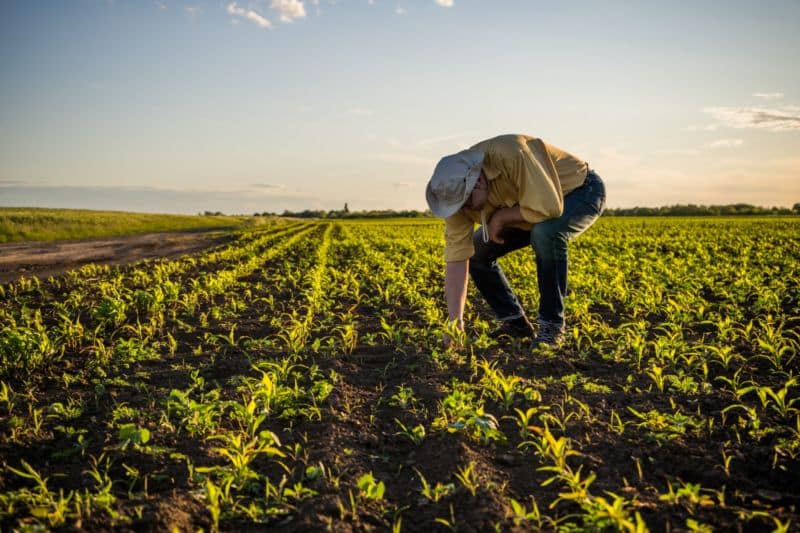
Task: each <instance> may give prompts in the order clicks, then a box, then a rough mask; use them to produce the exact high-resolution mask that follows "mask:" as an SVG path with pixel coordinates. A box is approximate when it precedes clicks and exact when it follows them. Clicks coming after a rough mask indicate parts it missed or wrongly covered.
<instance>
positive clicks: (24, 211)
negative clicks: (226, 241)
mask: <svg viewBox="0 0 800 533" xmlns="http://www.w3.org/2000/svg"><path fill="white" fill-rule="evenodd" d="M259 220H260V217H258V218H254V217H249V216H205V215H168V214H153V213H129V212H124V211H92V210H87V209H48V208H27V207H25V208H17V207H0V243H8V242H19V241H56V240H75V239H88V238H92V237H120V236H125V235H135V234H140V233H151V232H162V231H187V230H201V229H234V228H240V227H246V226H253V225H257V223H258V221H259Z"/></svg>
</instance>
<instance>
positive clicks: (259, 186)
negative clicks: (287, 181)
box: [248, 183, 287, 192]
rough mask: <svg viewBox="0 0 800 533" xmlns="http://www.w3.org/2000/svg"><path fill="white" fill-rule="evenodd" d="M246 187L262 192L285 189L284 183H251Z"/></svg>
mask: <svg viewBox="0 0 800 533" xmlns="http://www.w3.org/2000/svg"><path fill="white" fill-rule="evenodd" d="M248 188H250V189H254V190H257V191H263V192H277V191H285V190H287V188H286V185H283V184H282V183H277V184H276V183H251V184H249V185H248Z"/></svg>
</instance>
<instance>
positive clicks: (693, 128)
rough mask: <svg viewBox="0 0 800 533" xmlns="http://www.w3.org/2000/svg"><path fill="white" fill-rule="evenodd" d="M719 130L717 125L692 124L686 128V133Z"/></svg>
mask: <svg viewBox="0 0 800 533" xmlns="http://www.w3.org/2000/svg"><path fill="white" fill-rule="evenodd" d="M718 128H719V124H692V125H690V126H686V131H714V130H716V129H718Z"/></svg>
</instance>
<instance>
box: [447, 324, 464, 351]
mask: <svg viewBox="0 0 800 533" xmlns="http://www.w3.org/2000/svg"><path fill="white" fill-rule="evenodd" d="M464 338H465V336H464V321H463V320H461V319H454V320H450V321H448V322H447V324H446V325H445V331H444V333H442V345H443V346H444V347H445V349H453V350H460V349H461V348H463V347H464Z"/></svg>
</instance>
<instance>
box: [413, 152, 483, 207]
mask: <svg viewBox="0 0 800 533" xmlns="http://www.w3.org/2000/svg"><path fill="white" fill-rule="evenodd" d="M484 156H485V154H484V153H483V152H481V151H479V150H463V151H461V152H458V153H457V154H453V155H448V156H446V157H443V158H442V159H441V160H440V161H439V163H438V164H437V165H436V169H434V171H433V176H431V180H430V181H429V182H428V187H427V189H426V190H425V199H426V200H427V201H428V207H430V209H431V213H433V214H434V216H437V217H440V218H447V217H449V216H450V215H453V214H454V213H456V212H457V211H458V210H459V209H461V206H463V205H464V203H465V202H466V201H467V199H468V198H469V195H470V194H472V189H473V188H475V184H476V183H477V182H478V178H479V177H480V175H481V165H482V164H483V158H484Z"/></svg>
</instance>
